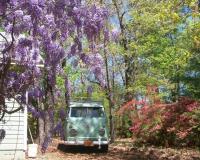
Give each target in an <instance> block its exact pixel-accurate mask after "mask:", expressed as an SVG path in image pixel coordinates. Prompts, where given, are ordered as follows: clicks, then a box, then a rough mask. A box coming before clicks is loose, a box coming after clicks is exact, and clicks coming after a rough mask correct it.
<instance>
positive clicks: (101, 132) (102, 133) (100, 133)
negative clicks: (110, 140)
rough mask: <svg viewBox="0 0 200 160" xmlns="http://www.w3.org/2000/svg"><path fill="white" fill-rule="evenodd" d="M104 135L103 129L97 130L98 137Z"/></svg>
mask: <svg viewBox="0 0 200 160" xmlns="http://www.w3.org/2000/svg"><path fill="white" fill-rule="evenodd" d="M104 134H105V129H103V128H101V129H99V135H100V136H104Z"/></svg>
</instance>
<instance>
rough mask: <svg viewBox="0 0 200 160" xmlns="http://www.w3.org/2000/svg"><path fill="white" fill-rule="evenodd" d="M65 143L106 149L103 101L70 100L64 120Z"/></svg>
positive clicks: (105, 120)
mask: <svg viewBox="0 0 200 160" xmlns="http://www.w3.org/2000/svg"><path fill="white" fill-rule="evenodd" d="M65 144H66V145H81V146H86V147H95V146H97V147H98V148H99V149H100V150H101V151H103V152H107V151H108V145H109V136H108V126H107V118H106V114H105V110H104V107H103V103H101V102H98V101H71V102H70V105H69V108H68V114H67V117H66V120H65Z"/></svg>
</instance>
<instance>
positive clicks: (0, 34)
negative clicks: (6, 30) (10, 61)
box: [0, 32, 8, 43]
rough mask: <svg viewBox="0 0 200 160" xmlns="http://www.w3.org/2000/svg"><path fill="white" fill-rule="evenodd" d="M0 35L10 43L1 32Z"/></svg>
mask: <svg viewBox="0 0 200 160" xmlns="http://www.w3.org/2000/svg"><path fill="white" fill-rule="evenodd" d="M0 36H1V37H2V38H3V39H5V41H6V43H8V40H7V38H6V37H5V36H4V35H3V34H2V33H1V32H0Z"/></svg>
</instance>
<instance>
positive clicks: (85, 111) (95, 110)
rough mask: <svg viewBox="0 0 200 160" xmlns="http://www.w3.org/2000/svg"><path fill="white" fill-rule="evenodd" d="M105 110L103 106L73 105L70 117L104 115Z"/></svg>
mask: <svg viewBox="0 0 200 160" xmlns="http://www.w3.org/2000/svg"><path fill="white" fill-rule="evenodd" d="M103 116H104V112H103V110H102V108H101V107H71V115H70V117H91V118H92V117H96V118H98V117H103Z"/></svg>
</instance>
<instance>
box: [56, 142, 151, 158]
mask: <svg viewBox="0 0 200 160" xmlns="http://www.w3.org/2000/svg"><path fill="white" fill-rule="evenodd" d="M57 149H58V150H59V151H62V152H64V153H66V154H68V153H71V154H74V155H77V154H80V155H82V156H81V158H83V157H87V156H88V158H89V159H92V160H93V159H95V160H102V159H104V160H108V159H109V160H122V159H123V160H146V159H147V157H146V156H145V155H144V153H141V152H131V153H130V152H125V151H124V152H122V151H119V150H116V149H113V147H110V148H109V150H108V153H103V152H102V151H101V150H99V149H98V147H83V146H67V145H65V144H58V147H57Z"/></svg>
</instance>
